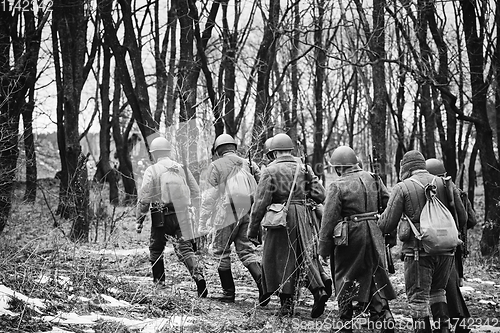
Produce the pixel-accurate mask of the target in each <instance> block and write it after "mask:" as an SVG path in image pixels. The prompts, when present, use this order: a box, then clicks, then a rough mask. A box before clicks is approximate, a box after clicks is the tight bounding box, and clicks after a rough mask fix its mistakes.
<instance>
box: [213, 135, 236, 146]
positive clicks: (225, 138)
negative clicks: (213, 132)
mask: <svg viewBox="0 0 500 333" xmlns="http://www.w3.org/2000/svg"><path fill="white" fill-rule="evenodd" d="M227 144H232V145H234V147H235V148H236V146H237V145H236V141H234V139H233V137H232V136H231V135H229V134H221V135H219V136H218V137H217V139H215V143H214V150H217V148H219V147H220V146H222V145H227Z"/></svg>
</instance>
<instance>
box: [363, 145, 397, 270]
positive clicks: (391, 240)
mask: <svg viewBox="0 0 500 333" xmlns="http://www.w3.org/2000/svg"><path fill="white" fill-rule="evenodd" d="M372 154H373V160H372V156H368V158H369V162H370V170H371V171H372V173H373V178H374V179H375V184H376V186H377V205H378V207H377V209H378V213H379V214H382V213H383V211H384V208H383V207H382V194H381V193H380V183H379V182H381V181H382V179H381V178H380V177H379V175H378V172H379V171H380V170H379V168H378V167H376V166H374V165H373V164H374V163H373V162H374V161H378V155H377V150H376V149H375V147H373V150H372ZM395 241H396V237H395V235H393V234H386V235H384V243H385V257H386V259H387V271H388V272H389V273H390V274H394V273H396V269H395V268H394V259H393V258H392V252H391V245H396V244H395Z"/></svg>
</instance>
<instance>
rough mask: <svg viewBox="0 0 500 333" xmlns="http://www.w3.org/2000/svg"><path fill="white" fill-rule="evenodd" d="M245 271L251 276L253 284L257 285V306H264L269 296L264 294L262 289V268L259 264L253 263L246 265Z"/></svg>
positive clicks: (267, 302) (269, 298)
mask: <svg viewBox="0 0 500 333" xmlns="http://www.w3.org/2000/svg"><path fill="white" fill-rule="evenodd" d="M247 269H248V271H249V272H250V274H251V275H252V278H253V279H254V281H255V283H257V288H258V289H259V305H260V306H266V305H267V304H269V301H270V300H271V294H264V287H263V286H262V268H261V266H260V264H259V263H257V262H253V263H251V264H250V265H248V267H247Z"/></svg>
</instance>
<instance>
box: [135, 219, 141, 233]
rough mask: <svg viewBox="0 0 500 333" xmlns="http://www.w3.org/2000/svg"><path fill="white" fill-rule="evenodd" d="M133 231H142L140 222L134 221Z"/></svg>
mask: <svg viewBox="0 0 500 333" xmlns="http://www.w3.org/2000/svg"><path fill="white" fill-rule="evenodd" d="M135 231H137V233H138V234H140V233H141V232H142V222H136V223H135Z"/></svg>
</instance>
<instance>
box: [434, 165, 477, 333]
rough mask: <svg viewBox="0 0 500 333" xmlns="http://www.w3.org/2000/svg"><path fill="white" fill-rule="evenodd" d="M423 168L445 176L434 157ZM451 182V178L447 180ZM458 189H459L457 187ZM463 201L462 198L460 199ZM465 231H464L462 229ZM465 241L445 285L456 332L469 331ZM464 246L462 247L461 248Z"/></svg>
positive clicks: (471, 216) (471, 219) (472, 217)
mask: <svg viewBox="0 0 500 333" xmlns="http://www.w3.org/2000/svg"><path fill="white" fill-rule="evenodd" d="M425 168H426V169H427V171H429V173H430V174H432V175H435V176H439V177H443V178H445V179H446V178H450V177H446V170H445V168H444V164H443V162H442V161H440V160H438V159H436V158H430V159H428V160H426V161H425ZM448 181H449V182H451V179H449V180H448ZM458 190H459V191H460V189H458ZM460 197H462V192H461V191H460ZM464 198H465V205H464V208H465V209H466V211H467V224H466V228H467V229H470V228H473V227H474V226H475V225H476V224H477V220H476V213H475V212H474V210H473V209H472V205H471V203H470V202H469V199H468V198H467V197H464ZM462 203H464V200H462ZM462 232H463V233H465V232H466V231H463V230H462ZM462 237H467V235H466V234H465V235H464V234H462ZM465 246H466V243H465V240H464V244H462V245H459V246H458V247H457V249H456V251H455V263H454V264H455V265H454V267H453V270H452V272H451V274H450V279H449V280H448V284H447V285H446V289H445V290H446V303H447V304H448V312H449V315H450V318H453V320H454V321H456V322H452V323H451V324H452V326H453V327H455V332H456V333H467V332H470V329H469V328H468V325H467V319H466V318H470V313H469V309H468V308H467V304H466V303H465V300H464V297H463V296H462V292H461V291H460V286H461V279H462V278H463V276H464V269H463V260H462V257H463V255H464V252H465V251H467V249H466V248H465ZM462 247H464V249H462Z"/></svg>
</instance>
